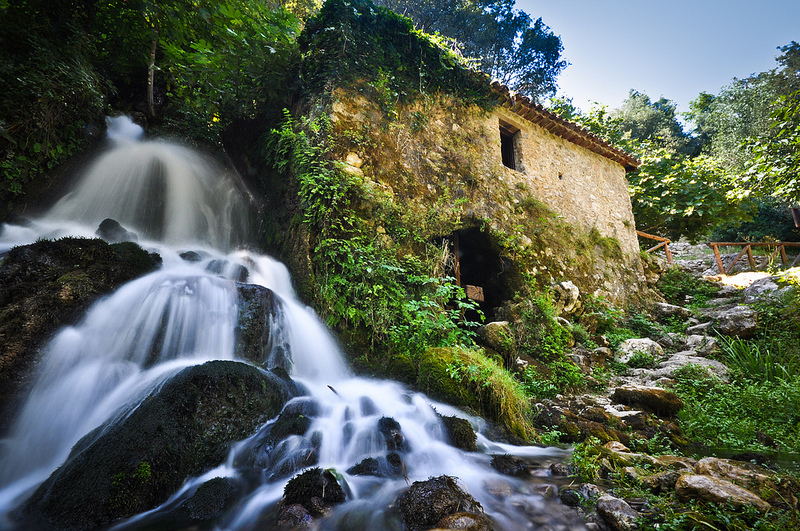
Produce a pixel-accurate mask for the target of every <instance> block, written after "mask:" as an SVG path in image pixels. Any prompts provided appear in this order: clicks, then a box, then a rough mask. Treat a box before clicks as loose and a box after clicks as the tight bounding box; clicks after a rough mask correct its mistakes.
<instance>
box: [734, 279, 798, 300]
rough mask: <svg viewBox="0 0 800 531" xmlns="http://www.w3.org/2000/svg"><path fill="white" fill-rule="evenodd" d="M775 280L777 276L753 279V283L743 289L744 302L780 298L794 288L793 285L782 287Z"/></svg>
mask: <svg viewBox="0 0 800 531" xmlns="http://www.w3.org/2000/svg"><path fill="white" fill-rule="evenodd" d="M775 280H776V277H767V278H760V279H758V280H755V281H753V283H752V284H750V285H749V286H747V287H746V288H744V289H743V290H742V296H744V302H745V303H746V304H751V303H753V302H756V301H758V300H761V299H764V298H769V299H774V298H779V297H782V296H783V295H784V294H786V293H789V292H791V291H792V290H794V288H793V287H792V286H783V287H781V286H780V285H779V284H778V283H777V282H775Z"/></svg>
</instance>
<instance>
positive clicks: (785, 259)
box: [778, 244, 789, 267]
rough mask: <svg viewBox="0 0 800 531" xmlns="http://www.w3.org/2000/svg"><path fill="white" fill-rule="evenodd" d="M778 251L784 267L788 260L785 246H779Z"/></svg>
mask: <svg viewBox="0 0 800 531" xmlns="http://www.w3.org/2000/svg"><path fill="white" fill-rule="evenodd" d="M778 249H779V250H780V251H781V263H782V264H783V265H784V267H785V266H786V264H788V263H789V258H788V257H787V256H786V246H785V245H783V244H781V245H780V247H778Z"/></svg>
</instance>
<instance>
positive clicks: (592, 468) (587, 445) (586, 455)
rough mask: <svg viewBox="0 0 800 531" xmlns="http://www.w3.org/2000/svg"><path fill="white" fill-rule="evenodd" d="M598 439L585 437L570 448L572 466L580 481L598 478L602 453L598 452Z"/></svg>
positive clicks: (590, 480) (591, 480)
mask: <svg viewBox="0 0 800 531" xmlns="http://www.w3.org/2000/svg"><path fill="white" fill-rule="evenodd" d="M601 444H602V443H601V442H600V439H598V438H597V437H587V438H586V440H585V441H583V442H582V443H579V444H576V445H575V448H573V450H572V466H573V467H574V470H575V475H577V476H578V477H579V478H580V479H581V481H586V482H590V483H591V482H595V481H597V480H598V479H599V478H600V468H601V466H602V463H601V461H602V459H603V454H602V453H601V452H600V446H601Z"/></svg>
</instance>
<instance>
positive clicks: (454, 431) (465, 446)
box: [440, 416, 478, 452]
mask: <svg viewBox="0 0 800 531" xmlns="http://www.w3.org/2000/svg"><path fill="white" fill-rule="evenodd" d="M440 418H441V421H442V426H443V427H444V431H445V434H446V435H447V440H448V442H449V443H450V445H451V446H454V447H456V448H458V449H459V450H464V451H465V452H477V451H478V445H477V441H478V436H477V435H475V430H473V429H472V424H470V422H469V421H468V420H467V419H462V418H460V417H456V416H452V417H440Z"/></svg>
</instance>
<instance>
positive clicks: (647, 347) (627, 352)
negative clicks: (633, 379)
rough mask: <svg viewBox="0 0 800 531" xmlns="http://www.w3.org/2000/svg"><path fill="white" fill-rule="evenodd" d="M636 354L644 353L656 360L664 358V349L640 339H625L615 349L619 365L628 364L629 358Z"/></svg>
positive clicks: (649, 340) (652, 342)
mask: <svg viewBox="0 0 800 531" xmlns="http://www.w3.org/2000/svg"><path fill="white" fill-rule="evenodd" d="M637 352H644V353H646V354H650V355H651V356H653V357H654V358H656V359H658V358H661V357H663V356H664V349H663V348H662V347H661V345H659V344H658V343H656V342H655V341H653V340H652V339H649V338H646V337H645V338H640V339H626V340H625V341H623V342H622V343H621V344H620V346H619V348H617V360H618V361H619V362H620V363H628V361H630V359H631V357H632V356H633V355H634V354H636V353H637Z"/></svg>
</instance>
